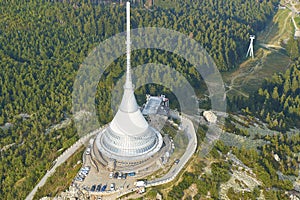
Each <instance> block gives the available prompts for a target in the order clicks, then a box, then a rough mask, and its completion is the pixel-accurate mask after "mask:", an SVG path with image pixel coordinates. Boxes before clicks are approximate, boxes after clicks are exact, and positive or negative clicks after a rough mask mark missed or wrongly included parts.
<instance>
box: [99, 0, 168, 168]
mask: <svg viewBox="0 0 300 200" xmlns="http://www.w3.org/2000/svg"><path fill="white" fill-rule="evenodd" d="M126 11H127V12H126V19H127V20H126V21H127V28H126V33H127V38H126V55H127V62H126V64H127V69H126V82H125V85H124V94H123V97H122V101H121V104H120V106H119V109H118V112H117V114H116V115H115V117H114V118H113V120H112V121H111V123H110V124H109V126H108V127H107V128H106V129H105V130H104V131H103V132H102V133H100V134H99V135H98V136H97V138H96V145H97V148H98V150H99V152H100V153H101V154H102V155H104V156H105V157H106V158H110V159H113V160H115V161H116V162H117V163H118V162H119V163H122V164H123V165H124V163H127V164H128V165H129V166H132V165H134V163H141V162H142V161H143V160H146V159H148V158H149V157H151V156H152V155H153V154H154V153H156V152H158V151H159V149H160V148H161V146H162V143H163V140H162V137H161V135H160V133H159V132H158V131H157V130H155V129H154V128H152V127H150V126H149V124H148V123H147V121H146V120H145V118H144V117H143V115H142V113H141V111H140V109H139V107H138V105H137V102H136V99H135V96H134V87H133V84H132V79H131V66H130V45H131V41H130V3H129V2H127V3H126Z"/></svg>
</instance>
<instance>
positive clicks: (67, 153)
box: [26, 128, 101, 200]
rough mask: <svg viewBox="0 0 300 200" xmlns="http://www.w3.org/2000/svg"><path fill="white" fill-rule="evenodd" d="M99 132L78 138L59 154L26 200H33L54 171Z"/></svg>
mask: <svg viewBox="0 0 300 200" xmlns="http://www.w3.org/2000/svg"><path fill="white" fill-rule="evenodd" d="M99 130H101V128H100V129H97V130H95V131H93V132H91V133H89V134H87V135H85V136H84V137H82V138H80V139H79V140H78V141H77V142H76V143H74V144H73V145H72V146H71V147H70V148H68V149H67V150H66V151H64V152H63V154H61V155H60V156H59V157H58V158H57V159H56V160H55V161H54V162H55V164H54V165H53V167H52V168H51V169H50V170H48V171H47V173H46V174H45V175H44V177H43V178H42V179H41V180H40V182H39V183H38V184H37V185H36V186H35V187H34V188H33V190H32V191H31V192H30V193H29V194H28V196H27V197H26V200H31V199H33V197H34V195H35V193H36V192H37V190H38V189H39V188H41V187H42V186H43V185H45V183H46V181H47V179H48V178H49V177H50V176H52V175H53V174H54V172H55V170H56V168H57V167H59V166H60V165H61V164H62V163H64V162H66V160H68V159H69V158H70V157H71V156H72V155H73V154H74V153H75V152H76V151H77V150H78V149H79V148H80V147H81V146H82V145H84V144H85V143H86V142H88V140H89V138H90V137H91V136H93V135H95V134H96V133H98V131H99Z"/></svg>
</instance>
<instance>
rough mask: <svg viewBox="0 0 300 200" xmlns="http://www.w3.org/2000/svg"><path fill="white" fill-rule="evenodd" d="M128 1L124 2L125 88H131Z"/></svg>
mask: <svg viewBox="0 0 300 200" xmlns="http://www.w3.org/2000/svg"><path fill="white" fill-rule="evenodd" d="M130 45H131V41H130V2H129V1H127V2H126V67H127V68H126V83H125V87H126V88H132V80H131V66H130V52H131V47H130Z"/></svg>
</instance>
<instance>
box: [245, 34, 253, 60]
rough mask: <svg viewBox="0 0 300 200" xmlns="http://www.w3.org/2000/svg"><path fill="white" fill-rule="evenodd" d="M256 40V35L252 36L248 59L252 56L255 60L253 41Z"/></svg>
mask: <svg viewBox="0 0 300 200" xmlns="http://www.w3.org/2000/svg"><path fill="white" fill-rule="evenodd" d="M254 39H255V35H250V45H249V48H248V51H247V55H246V57H248V56H251V57H252V58H254V53H253V40H254Z"/></svg>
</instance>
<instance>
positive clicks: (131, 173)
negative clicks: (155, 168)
mask: <svg viewBox="0 0 300 200" xmlns="http://www.w3.org/2000/svg"><path fill="white" fill-rule="evenodd" d="M127 175H128V176H135V172H130V173H128V174H127Z"/></svg>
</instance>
